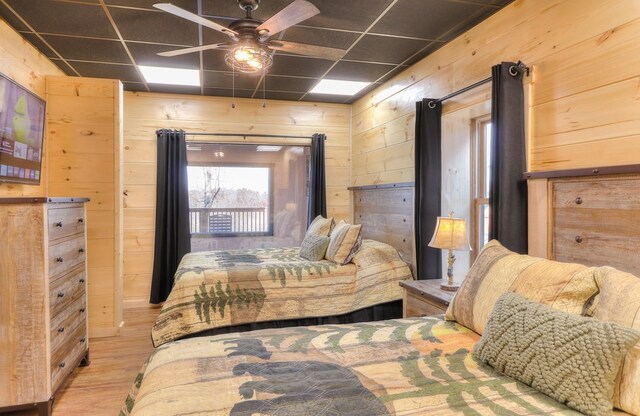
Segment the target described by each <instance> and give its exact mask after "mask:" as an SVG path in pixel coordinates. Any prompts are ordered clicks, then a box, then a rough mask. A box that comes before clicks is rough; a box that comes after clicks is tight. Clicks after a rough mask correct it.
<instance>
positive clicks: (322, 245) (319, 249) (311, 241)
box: [300, 234, 329, 261]
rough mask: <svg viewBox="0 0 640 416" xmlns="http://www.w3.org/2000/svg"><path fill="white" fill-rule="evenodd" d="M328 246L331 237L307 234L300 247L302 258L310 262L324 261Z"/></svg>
mask: <svg viewBox="0 0 640 416" xmlns="http://www.w3.org/2000/svg"><path fill="white" fill-rule="evenodd" d="M328 246H329V237H325V236H322V235H315V234H307V235H306V236H305V237H304V240H302V244H301V245H300V257H302V258H305V259H307V260H310V261H318V260H322V259H323V258H324V254H325V253H326V252H327V247H328Z"/></svg>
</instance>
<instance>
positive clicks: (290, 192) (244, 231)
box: [187, 141, 309, 251]
mask: <svg viewBox="0 0 640 416" xmlns="http://www.w3.org/2000/svg"><path fill="white" fill-rule="evenodd" d="M308 156H309V148H308V147H305V146H286V145H280V144H278V145H258V144H232V143H201V142H193V141H189V142H187V163H188V167H187V172H188V178H189V221H190V229H191V249H192V251H206V250H233V249H244V248H260V247H283V246H297V245H300V243H301V241H302V238H304V232H305V230H306V220H307V200H308V195H307V180H308V167H307V159H308Z"/></svg>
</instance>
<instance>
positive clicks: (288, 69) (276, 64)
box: [269, 53, 333, 78]
mask: <svg viewBox="0 0 640 416" xmlns="http://www.w3.org/2000/svg"><path fill="white" fill-rule="evenodd" d="M331 65H333V61H328V60H326V59H317V58H307V57H302V56H292V55H280V54H277V53H276V55H275V56H274V57H273V66H271V68H270V69H269V73H270V74H272V75H293V76H297V77H311V78H319V77H321V76H322V74H324V73H325V72H327V70H328V69H329V68H330V67H331Z"/></svg>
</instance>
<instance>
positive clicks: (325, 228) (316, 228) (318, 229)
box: [305, 215, 334, 237]
mask: <svg viewBox="0 0 640 416" xmlns="http://www.w3.org/2000/svg"><path fill="white" fill-rule="evenodd" d="M333 224H334V223H333V217H331V218H325V217H323V216H322V215H318V216H317V217H315V218H314V219H313V221H311V224H309V227H308V228H307V233H306V234H305V237H306V236H307V235H309V234H315V235H322V236H325V237H328V236H329V233H331V229H333Z"/></svg>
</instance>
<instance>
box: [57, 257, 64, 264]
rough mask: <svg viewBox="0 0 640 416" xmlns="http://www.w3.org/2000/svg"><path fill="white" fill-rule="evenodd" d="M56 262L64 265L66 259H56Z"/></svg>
mask: <svg viewBox="0 0 640 416" xmlns="http://www.w3.org/2000/svg"><path fill="white" fill-rule="evenodd" d="M56 261H57V262H58V263H62V262H63V261H64V259H63V258H62V257H58V258H56Z"/></svg>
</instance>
